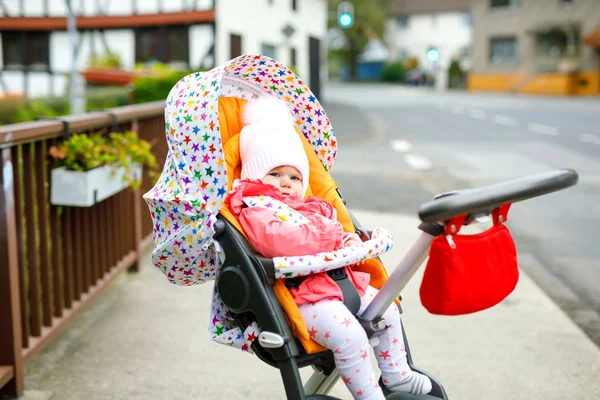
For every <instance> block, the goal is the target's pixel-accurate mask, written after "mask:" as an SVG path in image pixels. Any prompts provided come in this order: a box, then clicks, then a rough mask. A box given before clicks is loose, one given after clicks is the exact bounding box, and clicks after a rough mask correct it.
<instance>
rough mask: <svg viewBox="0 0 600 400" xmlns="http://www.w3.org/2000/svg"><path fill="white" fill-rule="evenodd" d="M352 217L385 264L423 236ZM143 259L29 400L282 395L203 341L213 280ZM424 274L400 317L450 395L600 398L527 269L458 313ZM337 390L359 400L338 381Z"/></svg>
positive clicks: (60, 345) (57, 347)
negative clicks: (443, 312)
mask: <svg viewBox="0 0 600 400" xmlns="http://www.w3.org/2000/svg"><path fill="white" fill-rule="evenodd" d="M353 211H354V210H353ZM356 216H357V217H358V218H359V220H360V221H361V223H362V224H363V225H364V226H367V227H371V228H373V227H376V226H385V227H387V228H388V229H389V230H390V232H391V233H392V234H393V235H394V238H395V243H396V244H395V247H394V249H393V250H392V251H391V252H390V253H388V254H386V255H385V256H384V257H383V261H384V262H385V263H386V265H387V267H388V269H392V268H393V267H394V265H395V263H396V262H397V261H398V260H399V259H400V257H401V256H402V255H403V254H404V252H405V251H406V250H407V248H408V247H409V246H410V245H411V244H412V242H413V241H414V239H415V238H416V237H417V235H418V234H419V231H418V230H417V229H416V226H417V225H418V221H417V219H416V218H415V217H412V216H410V217H409V216H402V215H395V214H383V213H374V212H365V211H356ZM146 257H147V261H146V262H145V263H144V267H143V268H142V271H141V272H140V273H139V274H122V275H121V276H120V277H119V278H118V279H117V280H116V281H115V282H114V283H113V284H112V285H111V287H110V288H109V289H108V290H107V291H106V292H105V293H104V294H103V295H102V296H101V297H100V298H99V300H98V301H96V302H95V303H94V304H93V305H92V306H91V307H90V308H89V309H88V310H87V311H85V312H84V313H82V314H81V315H80V316H79V317H77V318H76V319H75V320H74V321H73V323H72V324H71V326H70V327H69V328H68V329H67V330H66V331H65V332H63V333H62V334H61V335H60V336H59V337H58V338H57V339H56V340H55V341H54V342H53V343H52V344H51V345H50V346H49V347H48V348H47V349H46V350H45V351H44V352H42V353H41V354H39V355H37V356H35V357H34V358H33V359H32V361H31V362H30V363H28V364H27V368H26V374H27V376H26V381H25V387H26V391H25V395H24V396H23V397H22V399H23V400H49V399H52V400H82V399H85V400H100V399H102V400H105V399H140V400H141V399H144V400H158V399H160V400H165V399H178V400H180V399H181V400H184V399H194V400H196V399H217V400H228V399H232V400H233V399H235V400H237V399H242V398H243V399H256V400H258V399H267V398H269V399H283V398H285V397H284V390H283V386H282V384H281V380H280V379H279V374H278V371H277V370H275V369H273V368H271V367H269V366H268V365H266V364H264V363H262V362H261V361H260V360H259V359H258V358H256V357H254V356H251V355H248V354H243V353H241V352H240V351H239V350H234V349H230V348H226V347H224V346H221V345H218V344H216V343H214V342H211V341H209V340H208V339H207V338H206V326H207V319H208V312H209V301H210V293H211V290H212V284H206V285H202V286H199V287H193V288H182V287H176V286H174V285H171V284H169V283H168V282H167V280H166V279H165V278H164V276H163V275H162V274H161V273H160V272H158V271H155V270H154V269H153V267H152V266H151V265H150V262H149V254H147V256H146ZM421 272H422V270H421ZM420 281H421V273H418V274H417V275H416V276H415V277H414V278H413V280H412V281H411V282H410V284H409V286H408V287H407V288H406V289H405V291H404V292H403V296H404V301H403V306H404V315H403V320H404V323H405V327H406V330H407V332H408V336H409V340H410V343H411V348H412V350H413V357H414V359H415V362H416V363H417V365H418V366H420V367H421V368H424V369H426V370H428V371H429V372H431V373H432V374H434V375H435V376H436V377H438V379H440V380H441V382H443V384H444V385H445V387H446V390H447V392H448V394H449V396H450V397H451V399H454V400H471V399H473V400H479V399H486V400H507V399H511V400H518V399H523V400H525V399H527V400H536V399H540V400H541V399H544V400H561V399H579V400H586V399H589V400H592V399H598V398H600V349H598V348H597V347H596V346H595V345H594V344H592V343H591V342H590V340H589V339H588V338H587V337H586V336H585V335H584V334H583V333H582V332H581V331H580V330H579V328H578V327H577V326H575V325H574V324H573V323H572V322H571V321H570V320H569V319H568V318H567V317H566V316H565V315H564V314H563V313H562V312H561V310H560V309H559V308H558V307H557V306H556V305H555V304H554V303H552V302H551V301H550V300H549V299H548V298H547V297H546V296H545V295H544V294H543V293H542V291H541V290H540V289H539V288H538V287H537V286H535V285H534V284H533V283H532V281H531V280H530V279H529V278H528V277H527V276H526V275H524V274H523V275H522V276H521V279H520V282H519V285H518V286H517V289H516V290H515V291H514V293H513V294H511V295H510V296H509V298H508V299H507V300H505V301H504V302H503V303H502V304H500V305H498V306H496V307H495V308H493V309H491V310H488V311H485V312H482V313H479V314H476V315H471V316H462V317H453V318H446V317H438V316H433V315H430V314H428V313H427V311H426V310H425V309H424V308H423V307H422V306H421V304H420V301H419V297H418V287H419V284H420ZM311 373H312V370H311V369H310V368H307V369H304V370H303V377H305V378H306V377H308V376H309V375H310V374H311ZM331 395H333V396H337V397H339V398H343V399H351V397H350V396H349V395H348V392H347V391H346V390H345V387H343V385H342V384H339V383H338V385H337V386H336V387H335V389H334V391H333V392H332V393H331Z"/></svg>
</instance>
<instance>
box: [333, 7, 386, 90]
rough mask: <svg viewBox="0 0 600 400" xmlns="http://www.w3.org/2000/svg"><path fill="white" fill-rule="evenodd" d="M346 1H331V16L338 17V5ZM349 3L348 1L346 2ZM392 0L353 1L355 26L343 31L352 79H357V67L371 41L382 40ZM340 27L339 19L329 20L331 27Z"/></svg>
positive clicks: (346, 56) (346, 57)
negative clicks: (372, 39)
mask: <svg viewBox="0 0 600 400" xmlns="http://www.w3.org/2000/svg"><path fill="white" fill-rule="evenodd" d="M342 1H344V0H329V2H328V6H329V14H330V15H337V7H338V4H339V3H341V2H342ZM345 1H348V0H345ZM389 2H390V0H352V1H351V3H352V4H354V24H353V25H352V27H350V28H348V29H341V31H342V33H343V34H344V36H345V38H346V48H345V49H344V53H345V57H344V58H345V61H346V64H347V65H348V69H349V72H350V79H352V80H353V79H355V78H356V65H357V63H358V59H359V57H360V55H361V54H362V52H363V51H364V50H365V47H366V46H367V43H368V42H369V39H371V38H375V37H376V38H382V37H383V33H384V31H385V23H386V19H387V10H388V5H389ZM337 26H338V22H337V18H333V19H330V20H329V27H330V28H334V27H337Z"/></svg>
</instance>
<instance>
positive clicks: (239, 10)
mask: <svg viewBox="0 0 600 400" xmlns="http://www.w3.org/2000/svg"><path fill="white" fill-rule="evenodd" d="M257 3H259V4H257ZM269 3H270V2H269V1H268V0H254V1H247V0H218V1H217V3H216V20H217V24H216V30H217V35H216V37H217V42H216V49H215V50H216V53H215V57H216V61H217V62H216V63H217V64H221V63H224V62H226V61H227V60H229V59H230V34H237V35H241V36H242V54H246V53H261V46H262V45H263V44H267V45H272V46H274V47H275V52H276V54H275V58H276V59H277V60H278V61H280V62H282V63H283V64H285V65H286V66H288V67H289V66H291V64H290V63H291V60H290V48H291V47H294V48H295V49H296V60H297V62H296V64H297V65H295V68H296V71H297V72H298V74H299V75H300V76H301V77H303V78H304V79H307V80H308V76H309V54H308V51H309V45H308V43H309V42H308V38H309V37H310V36H312V37H315V38H318V39H320V40H321V60H322V65H323V66H324V67H323V68H326V67H325V66H326V56H327V48H326V45H327V44H326V43H325V39H326V34H327V1H326V0H298V1H297V2H296V3H297V11H295V12H294V11H292V1H291V0H272V1H271V3H272V4H269ZM288 23H289V24H291V25H292V26H293V27H294V28H295V30H296V32H295V33H294V35H293V36H292V37H291V38H290V39H289V41H286V40H285V36H284V35H283V33H282V32H281V30H282V29H283V28H284V26H285V25H286V24H288ZM325 71H326V70H325Z"/></svg>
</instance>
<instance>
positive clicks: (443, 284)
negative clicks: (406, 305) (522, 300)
mask: <svg viewBox="0 0 600 400" xmlns="http://www.w3.org/2000/svg"><path fill="white" fill-rule="evenodd" d="M509 208H510V203H507V204H504V205H502V206H500V207H498V208H496V209H494V210H493V211H492V217H493V221H494V225H493V226H492V227H491V228H490V229H488V230H486V231H484V232H481V233H478V234H475V235H459V234H458V233H459V231H460V228H461V227H462V225H463V223H464V220H465V216H464V215H462V216H459V217H456V218H453V219H452V220H450V221H449V222H448V223H447V224H446V230H445V233H444V234H443V235H440V236H438V237H436V238H435V239H434V240H433V242H432V244H431V248H430V251H429V260H428V261H427V266H426V267H425V273H424V275H423V281H422V282H421V288H420V290H419V294H420V297H421V303H422V304H423V306H424V307H425V308H426V309H427V311H429V312H430V313H432V314H438V315H462V314H470V313H474V312H477V311H481V310H485V309H487V308H490V307H492V306H494V305H496V304H498V303H499V302H501V301H502V300H503V299H505V298H506V297H507V296H508V295H509V294H510V293H511V292H512V291H513V290H514V288H515V286H516V285H517V281H518V280H519V268H518V265H517V250H516V248H515V244H514V241H513V239H512V236H511V234H510V231H509V230H508V228H507V227H506V226H504V222H506V218H507V215H508V209H509Z"/></svg>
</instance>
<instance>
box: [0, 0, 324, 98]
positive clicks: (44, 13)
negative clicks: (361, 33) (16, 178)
mask: <svg viewBox="0 0 600 400" xmlns="http://www.w3.org/2000/svg"><path fill="white" fill-rule="evenodd" d="M66 3H67V1H66V0H0V41H1V43H2V46H0V98H1V97H3V96H4V95H7V94H13V95H14V94H16V95H20V94H24V95H27V96H29V97H48V96H63V95H65V94H66V93H67V82H68V73H69V71H70V69H71V62H72V59H73V56H72V54H73V50H72V49H73V46H71V42H70V38H69V34H68V31H67V15H68V13H67V6H66ZM72 4H73V7H74V13H75V15H76V24H77V29H78V31H79V35H78V38H77V43H78V54H77V58H76V68H77V71H78V72H80V73H84V72H85V71H86V70H88V68H89V67H90V65H91V60H92V58H93V56H94V55H95V56H96V57H105V58H106V57H109V58H114V59H116V60H118V61H119V63H120V65H121V69H122V70H125V71H134V70H135V68H136V65H137V66H139V65H140V64H144V63H146V62H148V61H152V60H157V61H160V62H163V63H167V64H169V65H171V66H172V67H173V68H178V69H181V70H187V69H193V70H203V69H209V68H211V67H213V66H215V65H219V64H221V63H223V62H225V61H227V60H229V59H231V58H233V57H235V56H238V55H240V54H244V53H262V54H265V55H268V56H271V57H274V58H276V59H277V60H279V61H281V62H283V63H284V64H285V65H287V66H293V67H294V69H295V70H296V71H297V73H298V74H299V75H300V76H301V77H304V79H306V81H307V82H308V83H309V86H310V87H311V89H313V91H315V92H316V93H317V92H318V90H319V84H320V76H322V75H324V72H326V71H323V70H322V68H326V67H322V64H323V63H322V62H321V60H324V54H326V52H325V51H326V49H325V46H324V41H325V37H326V30H327V1H326V0H253V1H251V2H250V1H246V0H218V1H216V2H215V0H72ZM323 65H324V64H323ZM131 76H132V74H128V75H126V76H125V78H124V79H125V80H128V79H131ZM113 78H114V77H113ZM114 79H116V80H118V79H117V78H114Z"/></svg>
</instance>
